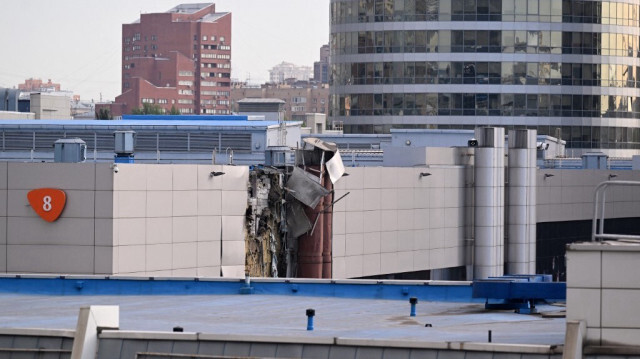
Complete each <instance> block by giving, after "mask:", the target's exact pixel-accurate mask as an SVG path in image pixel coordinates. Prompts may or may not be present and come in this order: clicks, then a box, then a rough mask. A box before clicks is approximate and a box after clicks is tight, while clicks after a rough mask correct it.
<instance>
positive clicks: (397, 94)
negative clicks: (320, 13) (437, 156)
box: [330, 0, 640, 155]
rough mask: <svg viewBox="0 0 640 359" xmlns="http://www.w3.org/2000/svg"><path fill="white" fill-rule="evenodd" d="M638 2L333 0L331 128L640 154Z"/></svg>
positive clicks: (639, 8) (636, 0)
mask: <svg viewBox="0 0 640 359" xmlns="http://www.w3.org/2000/svg"><path fill="white" fill-rule="evenodd" d="M639 13H640V1H638V0H633V1H626V2H608V1H571V0H563V1H554V0H332V1H331V50H332V52H331V54H332V61H331V64H332V65H331V66H332V69H331V72H332V74H331V109H330V120H332V121H342V123H343V125H344V129H345V132H346V133H388V132H389V130H390V129H391V128H473V127H475V126H480V125H495V126H504V127H507V128H535V129H537V130H538V132H539V133H541V134H549V135H552V136H556V135H561V137H562V139H563V140H566V141H567V147H568V148H576V149H587V150H590V149H615V150H627V151H618V152H612V153H614V154H619V155H629V154H632V153H639V152H640V151H638V150H640V45H639V44H640V27H639V26H640V22H639V18H638V14H639Z"/></svg>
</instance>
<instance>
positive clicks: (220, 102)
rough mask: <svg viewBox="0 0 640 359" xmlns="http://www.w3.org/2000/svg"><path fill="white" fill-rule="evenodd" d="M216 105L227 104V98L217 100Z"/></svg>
mask: <svg viewBox="0 0 640 359" xmlns="http://www.w3.org/2000/svg"><path fill="white" fill-rule="evenodd" d="M218 105H229V100H219V101H218Z"/></svg>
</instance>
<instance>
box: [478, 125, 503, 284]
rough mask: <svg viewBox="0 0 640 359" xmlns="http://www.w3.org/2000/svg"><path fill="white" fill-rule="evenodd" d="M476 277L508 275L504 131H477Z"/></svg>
mask: <svg viewBox="0 0 640 359" xmlns="http://www.w3.org/2000/svg"><path fill="white" fill-rule="evenodd" d="M475 135H476V139H478V147H477V148H476V149H475V156H474V157H475V160H474V164H475V172H476V173H475V226H474V227H475V242H474V257H475V261H474V270H473V273H474V277H475V278H476V279H482V278H487V277H492V276H501V275H503V273H504V128H501V127H482V128H476V132H475Z"/></svg>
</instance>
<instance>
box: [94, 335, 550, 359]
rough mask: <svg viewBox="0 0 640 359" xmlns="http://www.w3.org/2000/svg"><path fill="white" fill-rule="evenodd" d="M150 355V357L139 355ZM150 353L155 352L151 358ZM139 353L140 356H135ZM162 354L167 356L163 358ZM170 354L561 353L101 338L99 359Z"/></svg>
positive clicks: (384, 357) (443, 357) (373, 357)
mask: <svg viewBox="0 0 640 359" xmlns="http://www.w3.org/2000/svg"><path fill="white" fill-rule="evenodd" d="M514 351H515V350H514ZM140 353H147V354H140ZM150 353H156V354H155V355H151V354H150ZM136 354H137V356H136ZM163 354H165V355H164V356H163ZM168 354H187V355H188V354H195V355H203V356H205V355H208V356H215V357H225V358H226V357H258V358H261V357H267V358H318V359H321V358H327V359H329V358H354V359H365V358H366V359H409V358H411V359H414V358H415V359H417V358H424V359H432V358H438V359H506V358H508V359H560V358H562V354H521V353H517V352H513V353H495V352H491V351H464V350H446V349H425V348H408V347H396V348H394V347H385V346H359V345H340V344H337V345H336V344H312V343H300V342H294V341H292V342H291V343H286V342H280V343H278V342H251V341H249V340H247V341H204V340H150V339H146V340H145V339H137V340H136V339H112V338H109V339H100V345H99V348H98V359H113V358H121V359H134V358H141V359H142V358H144V359H151V358H165V357H169V355H168Z"/></svg>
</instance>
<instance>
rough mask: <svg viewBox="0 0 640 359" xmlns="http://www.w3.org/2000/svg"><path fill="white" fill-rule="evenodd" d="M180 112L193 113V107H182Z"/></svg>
mask: <svg viewBox="0 0 640 359" xmlns="http://www.w3.org/2000/svg"><path fill="white" fill-rule="evenodd" d="M180 113H193V109H192V108H181V109H180Z"/></svg>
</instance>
